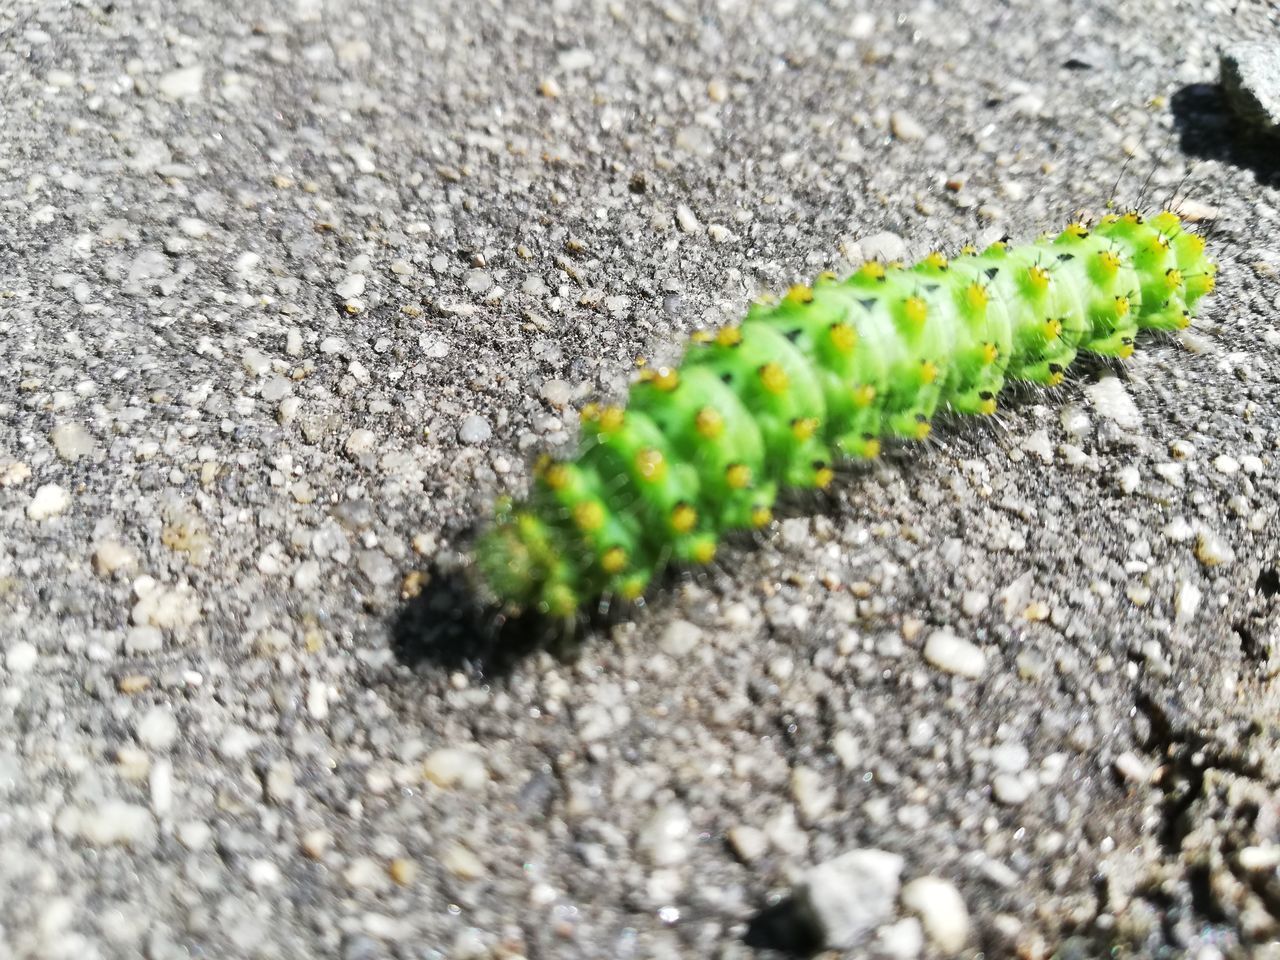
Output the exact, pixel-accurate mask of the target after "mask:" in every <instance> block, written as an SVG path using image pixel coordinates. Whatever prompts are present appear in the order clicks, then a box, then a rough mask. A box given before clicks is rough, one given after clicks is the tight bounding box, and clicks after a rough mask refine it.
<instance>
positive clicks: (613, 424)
mask: <svg viewBox="0 0 1280 960" xmlns="http://www.w3.org/2000/svg"><path fill="white" fill-rule="evenodd" d="M626 419H627V414H626V411H625V410H623V409H622V408H621V407H605V408H604V409H603V410H601V411H600V416H599V417H598V418H597V423H599V425H600V432H601V433H615V432H617V431H618V430H621V429H622V424H623V423H624V422H625V421H626Z"/></svg>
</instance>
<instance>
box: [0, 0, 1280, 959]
mask: <svg viewBox="0 0 1280 960" xmlns="http://www.w3.org/2000/svg"><path fill="white" fill-rule="evenodd" d="M1277 35H1280V20H1278V15H1277V12H1276V9H1275V7H1274V5H1273V4H1266V3H1263V2H1261V0H1243V2H1240V3H1234V2H1233V3H1230V4H1228V3H1222V2H1194V3H1193V2H1187V0H1149V2H1145V3H1140V4H1138V3H1121V2H1118V0H1110V2H1103V0H1097V2H1087V3H1086V2H1067V3H1062V4H1033V3H1026V2H1017V3H989V2H986V0H956V2H954V3H947V4H936V3H935V4H917V5H912V4H905V5H896V6H893V7H890V6H889V5H885V4H877V3H872V2H867V0H831V2H829V3H825V4H818V3H804V2H797V0H767V2H750V3H744V2H737V3H734V2H706V3H702V2H694V0H660V2H658V0H654V2H648V0H640V2H636V3H620V2H610V0H548V2H531V0H519V2H516V0H512V2H509V3H446V2H443V0H434V2H422V0H369V2H366V3H358V4H353V3H346V2H339V0H288V2H266V0H233V2H226V3H215V2H212V0H172V2H167V3H162V2H160V0H130V2H127V3H122V2H115V3H109V2H106V0H76V2H70V0H51V2H47V3H17V4H15V3H9V4H0V118H2V120H3V122H2V123H0V144H2V145H3V149H0V957H15V958H32V960H35V958H41V960H44V958H50V960H59V958H76V960H80V958H85V960H115V958H137V957H145V958H147V960H181V958H190V957H236V958H240V957H244V958H264V960H292V958H297V957H336V958H341V960H380V958H396V960H428V958H431V960H441V958H446V957H448V958H458V960H462V958H473V960H475V958H492V960H499V958H502V960H516V958H520V957H528V958H531V960H533V958H552V957H554V958H584V960H586V958H591V960H594V958H600V957H609V958H624V960H625V958H635V960H666V958H678V957H697V958H703V957H706V958H715V960H745V958H749V957H760V958H773V957H781V956H785V955H790V954H794V953H796V952H798V951H803V950H806V949H820V948H823V947H824V946H825V947H827V948H829V951H830V952H829V953H828V955H829V956H840V957H845V958H850V960H852V958H861V957H867V956H876V957H886V958H887V957H894V958H901V960H914V958H920V960H927V958H941V957H946V956H958V957H966V958H974V957H977V956H979V955H981V956H984V957H987V958H994V957H1021V958H1032V960H1035V958H1039V960H1048V958H1050V957H1054V956H1056V957H1059V958H1062V960H1068V958H1070V960H1086V958H1094V957H1099V956H1122V955H1123V956H1135V957H1170V956H1188V957H1196V958H1201V960H1209V958H1223V957H1227V958H1231V960H1243V958H1246V957H1252V958H1263V960H1276V958H1277V957H1280V948H1277V946H1276V943H1277V940H1278V939H1280V873H1278V872H1277V871H1278V870H1280V804H1278V803H1277V797H1278V796H1280V733H1277V731H1280V696H1278V694H1277V689H1278V688H1277V686H1276V681H1275V679H1274V678H1275V677H1276V676H1277V674H1278V673H1280V652H1278V651H1280V536H1278V535H1277V518H1276V514H1277V505H1278V503H1280V500H1278V497H1277V494H1278V490H1277V487H1278V483H1277V477H1278V476H1280V474H1278V470H1280V416H1278V415H1277V412H1276V411H1277V409H1280V362H1278V358H1280V323H1278V319H1280V191H1278V190H1277V179H1276V170H1275V164H1274V153H1271V154H1270V156H1269V158H1268V155H1267V154H1266V151H1257V150H1254V151H1253V152H1249V151H1244V150H1237V148H1236V147H1235V146H1233V143H1234V136H1235V134H1236V133H1237V132H1239V131H1240V129H1241V127H1242V121H1241V120H1240V117H1239V115H1237V114H1235V113H1233V112H1230V110H1229V109H1228V107H1227V102H1226V99H1225V97H1224V91H1223V90H1222V89H1221V86H1220V84H1219V55H1220V52H1221V51H1222V50H1223V49H1225V48H1227V47H1233V48H1234V45H1236V44H1239V43H1255V42H1262V41H1268V42H1270V43H1271V44H1274V42H1275V38H1276V36H1277ZM1259 75H1260V74H1259ZM1241 76H1242V77H1247V76H1253V74H1252V73H1249V72H1248V71H1244V70H1242V71H1241ZM1250 82H1252V81H1250ZM1257 93H1258V94H1259V96H1262V95H1263V93H1264V92H1263V91H1262V90H1261V89H1258V90H1257ZM1267 102H1270V101H1267ZM1111 200H1115V201H1116V203H1117V204H1119V205H1121V206H1124V205H1129V204H1141V205H1142V206H1144V207H1148V208H1156V207H1158V206H1160V205H1163V204H1166V203H1172V204H1174V205H1176V206H1180V208H1181V209H1183V211H1184V212H1185V213H1186V214H1187V216H1188V217H1189V218H1191V219H1193V220H1195V221H1196V222H1197V223H1198V224H1199V226H1200V228H1201V229H1202V230H1203V231H1204V232H1205V233H1206V234H1207V235H1208V236H1209V250H1210V252H1211V254H1212V255H1213V256H1215V257H1216V258H1218V259H1219V261H1220V263H1221V272H1220V274H1219V277H1218V281H1219V282H1218V289H1217V291H1216V292H1215V294H1214V295H1213V296H1212V297H1211V298H1210V299H1209V301H1208V302H1207V309H1206V311H1205V314H1204V316H1203V317H1202V318H1200V319H1199V320H1197V322H1196V323H1195V325H1194V326H1193V327H1192V328H1191V329H1190V330H1188V331H1185V332H1183V333H1181V334H1179V335H1176V336H1144V337H1142V338H1141V340H1140V343H1139V345H1138V346H1139V349H1138V350H1137V352H1136V353H1135V354H1134V356H1133V357H1132V358H1130V359H1129V360H1126V361H1125V362H1124V363H1123V364H1103V363H1097V362H1085V363H1082V364H1081V365H1080V366H1079V367H1078V368H1077V369H1076V370H1074V371H1073V372H1072V375H1071V377H1069V378H1068V380H1067V382H1066V383H1064V384H1063V385H1062V386H1061V387H1059V388H1057V389H1055V390H1053V391H1051V392H1040V391H1033V390H1022V391H1011V393H1010V395H1009V397H1008V399H1007V401H1005V400H1004V398H1002V404H1001V410H1000V412H999V414H998V415H997V416H996V417H995V418H991V419H989V420H987V421H984V422H954V423H945V424H939V429H938V430H937V431H936V432H935V436H934V437H931V439H930V441H929V442H928V443H927V444H922V445H919V446H918V447H916V448H913V449H902V450H889V451H887V452H886V456H885V457H884V458H883V459H882V460H881V462H879V463H877V464H875V465H873V466H870V467H868V468H866V469H861V470H851V471H848V472H846V473H844V474H843V475H842V476H841V477H840V478H839V480H838V482H837V483H836V484H835V485H834V486H833V489H832V491H831V492H830V493H829V494H827V495H824V496H822V497H810V498H799V499H796V500H793V501H790V502H788V503H786V504H783V505H782V506H781V507H780V509H779V511H778V515H779V520H778V523H777V524H776V530H774V531H773V532H771V533H770V535H768V536H764V537H761V538H760V542H758V543H752V542H749V541H748V542H744V543H741V544H738V545H734V546H731V547H727V548H726V549H725V550H724V551H723V552H722V554H721V557H720V559H719V562H718V563H717V565H716V566H715V567H714V568H713V569H710V570H708V571H705V572H702V573H699V574H698V575H696V576H687V577H680V576H675V577H672V578H671V579H670V581H669V582H668V583H667V584H666V585H665V586H664V587H663V588H662V589H661V590H658V591H655V594H654V595H653V597H652V598H651V599H650V600H649V602H648V603H647V604H646V605H645V606H644V607H642V608H640V609H636V610H631V611H626V612H619V611H616V610H615V611H611V612H610V615H602V616H599V617H596V618H592V619H591V620H590V621H589V622H587V621H586V620H584V622H583V624H581V626H580V627H579V629H578V631H577V632H576V634H575V636H574V637H573V638H572V643H564V642H559V643H558V642H556V638H554V637H546V636H543V635H540V634H539V633H538V632H537V630H536V629H531V628H530V625H529V624H525V623H519V622H503V621H501V620H500V619H499V618H498V617H496V615H495V614H494V613H493V611H486V610H483V609H477V608H476V602H475V601H476V598H475V595H474V593H473V592H471V591H469V590H468V589H467V578H468V571H467V568H466V556H467V547H468V544H469V543H470V542H471V540H472V537H473V536H474V534H475V532H476V530H477V529H479V527H480V526H481V525H482V524H483V522H484V518H485V517H486V516H488V515H490V514H491V512H492V510H493V506H494V503H495V502H496V501H497V500H498V499H499V498H500V497H502V496H504V495H509V494H514V495H519V494H520V493H521V492H522V491H523V490H524V489H526V486H527V483H528V480H529V476H530V471H531V469H532V466H533V464H534V463H535V462H536V459H537V457H538V456H539V455H540V454H542V453H544V452H547V451H556V450H560V449H564V448H565V447H567V446H568V445H570V444H572V443H573V442H574V438H575V436H576V430H577V422H578V416H577V410H578V408H580V407H581V406H582V405H583V404H585V403H587V402H588V401H591V400H606V401H607V400H616V399H617V398H619V397H620V396H621V395H622V393H623V392H624V391H625V389H626V385H627V383H628V381H629V379H630V378H631V377H632V376H633V375H634V372H635V370H636V364H637V361H638V360H639V358H646V359H647V360H648V361H649V362H656V363H662V362H668V361H670V360H673V359H675V358H676V357H677V355H678V354H677V351H678V346H679V344H680V342H681V341H682V340H683V338H685V337H686V336H688V335H689V334H690V333H691V332H693V331H694V330H696V329H699V328H705V327H708V326H712V325H715V324H718V323H721V322H724V321H727V320H729V319H732V318H736V317H738V316H740V315H741V314H742V312H743V311H744V310H745V309H746V307H747V305H748V304H749V303H750V302H751V300H752V299H754V298H756V297H758V296H760V295H762V294H763V293H765V292H766V291H770V290H772V291H779V290H785V289H787V287H788V286H789V285H791V284H793V283H796V282H799V281H802V280H806V279H809V278H812V277H813V276H815V275H816V274H818V273H820V272H822V271H825V270H831V271H835V272H836V273H844V272H848V271H849V270H851V269H853V268H854V266H856V264H857V263H858V262H860V260H861V258H862V257H864V256H882V257H885V258H888V259H897V258H907V257H911V256H916V255H920V254H924V253H927V252H928V251H930V250H932V249H935V248H936V249H940V250H943V251H947V252H952V251H956V250H958V249H959V248H960V247H961V246H962V245H963V244H965V243H967V242H976V243H986V242H989V241H991V240H993V239H996V238H999V237H1001V236H1004V235H1005V234H1009V235H1010V236H1012V237H1014V238H1032V237H1035V236H1037V235H1038V234H1040V233H1041V232H1042V231H1046V230H1052V229H1056V228H1059V227H1060V226H1061V225H1063V224H1065V223H1066V222H1068V221H1070V220H1072V219H1074V218H1076V217H1077V216H1088V215H1097V214H1099V213H1101V212H1103V211H1104V210H1105V209H1106V208H1107V204H1108V202H1109V201H1111ZM561 639H562V640H563V638H561Z"/></svg>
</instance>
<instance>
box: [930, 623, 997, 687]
mask: <svg viewBox="0 0 1280 960" xmlns="http://www.w3.org/2000/svg"><path fill="white" fill-rule="evenodd" d="M924 658H925V659H926V660H927V661H929V663H931V664H933V665H934V666H935V667H937V668H938V669H939V670H942V671H944V672H946V673H954V674H956V675H957V676H961V677H980V676H982V674H983V673H985V672H986V669H987V657H986V654H984V653H983V652H982V649H981V648H980V647H978V646H975V645H974V644H972V643H970V642H969V641H968V640H963V639H961V638H960V637H957V636H956V635H955V634H954V633H952V632H951V631H950V630H935V631H934V632H933V633H931V634H930V635H929V639H928V640H926V641H925V644H924Z"/></svg>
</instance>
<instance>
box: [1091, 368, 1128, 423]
mask: <svg viewBox="0 0 1280 960" xmlns="http://www.w3.org/2000/svg"><path fill="white" fill-rule="evenodd" d="M1084 392H1085V394H1086V395H1087V396H1088V397H1089V401H1090V402H1091V403H1092V404H1093V408H1094V409H1095V410H1096V411H1097V412H1098V414H1099V415H1100V416H1103V417H1106V418H1107V419H1108V420H1111V421H1112V422H1113V423H1115V424H1116V425H1117V426H1118V427H1120V428H1121V429H1123V430H1129V431H1133V430H1138V429H1139V428H1140V427H1141V426H1142V413H1141V411H1140V410H1139V409H1138V405H1137V404H1136V403H1134V402H1133V397H1131V396H1129V392H1128V391H1127V390H1125V387H1124V382H1123V381H1122V380H1121V379H1120V378H1119V377H1116V376H1112V375H1110V374H1108V375H1106V376H1104V377H1103V378H1102V379H1100V380H1099V381H1098V382H1097V383H1091V384H1089V385H1087V386H1086V387H1085V388H1084Z"/></svg>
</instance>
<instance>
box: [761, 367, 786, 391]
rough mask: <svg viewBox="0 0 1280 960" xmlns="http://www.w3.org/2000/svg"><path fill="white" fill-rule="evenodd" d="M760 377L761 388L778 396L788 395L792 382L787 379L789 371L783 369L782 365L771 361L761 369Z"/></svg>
mask: <svg viewBox="0 0 1280 960" xmlns="http://www.w3.org/2000/svg"><path fill="white" fill-rule="evenodd" d="M758 373H759V376H760V386H762V387H764V389H765V390H766V391H767V392H769V393H772V394H774V395H775V396H777V395H778V394H781V393H786V392H787V389H788V388H789V387H790V386H791V380H790V379H789V378H788V377H787V371H785V370H783V369H782V365H781V364H778V363H774V362H772V361H770V362H769V363H766V364H765V365H764V366H762V367H761V368H760V370H759V371H758Z"/></svg>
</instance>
